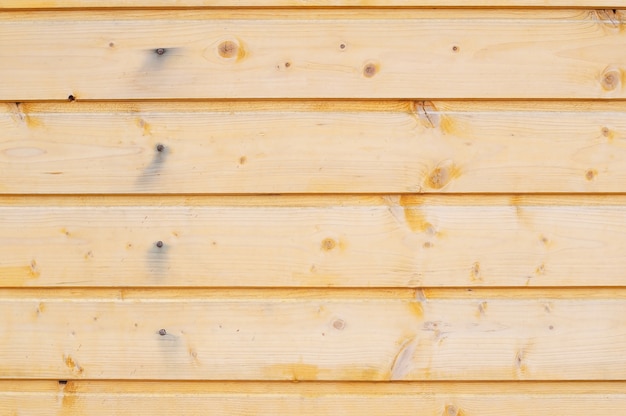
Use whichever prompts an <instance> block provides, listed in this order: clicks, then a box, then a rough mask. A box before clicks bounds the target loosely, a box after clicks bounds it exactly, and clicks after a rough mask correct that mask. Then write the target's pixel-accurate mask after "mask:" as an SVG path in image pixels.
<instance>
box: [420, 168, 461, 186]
mask: <svg viewBox="0 0 626 416" xmlns="http://www.w3.org/2000/svg"><path fill="white" fill-rule="evenodd" d="M459 174H460V172H459V169H458V168H457V167H456V166H455V165H454V164H453V163H452V162H450V161H447V162H444V163H441V164H439V165H438V166H437V167H435V168H434V169H433V170H432V171H431V172H430V174H429V175H428V177H427V178H426V185H427V186H428V187H429V188H431V189H442V188H443V187H444V186H446V185H448V183H450V181H451V180H452V179H454V178H456V177H458V176H459Z"/></svg>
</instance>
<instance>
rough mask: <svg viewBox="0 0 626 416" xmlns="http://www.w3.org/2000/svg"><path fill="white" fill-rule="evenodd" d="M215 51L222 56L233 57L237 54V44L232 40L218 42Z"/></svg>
mask: <svg viewBox="0 0 626 416" xmlns="http://www.w3.org/2000/svg"><path fill="white" fill-rule="evenodd" d="M217 53H219V55H220V56H221V57H222V58H233V57H235V56H237V55H238V54H239V45H238V44H237V43H236V42H233V41H232V40H226V41H224V42H222V43H220V44H219V46H218V47H217Z"/></svg>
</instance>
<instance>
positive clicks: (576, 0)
mask: <svg viewBox="0 0 626 416" xmlns="http://www.w3.org/2000/svg"><path fill="white" fill-rule="evenodd" d="M379 6H382V7H568V8H574V7H604V8H613V7H620V6H623V3H622V2H621V1H620V0H177V1H175V2H172V0H133V1H128V0H108V1H107V0H3V2H2V3H0V10H2V9H7V10H11V9H65V8H91V7H93V8H126V7H133V8H136V7H161V8H181V7H379Z"/></svg>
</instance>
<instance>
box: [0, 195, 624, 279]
mask: <svg viewBox="0 0 626 416" xmlns="http://www.w3.org/2000/svg"><path fill="white" fill-rule="evenodd" d="M441 199H443V198H439V200H441ZM535 199H539V198H535ZM164 200H166V198H164ZM280 200H281V199H280V198H277V197H276V198H275V199H274V202H273V204H277V203H278V202H279V201H280ZM502 200H504V198H496V199H495V200H492V201H491V202H492V204H491V205H490V204H489V203H488V202H487V203H484V204H482V205H481V204H480V202H479V201H480V199H478V200H477V199H476V198H472V197H469V196H468V197H457V198H454V199H451V200H450V201H447V203H441V202H437V199H436V198H435V199H434V200H433V201H431V202H429V201H430V200H429V199H428V198H409V197H398V196H389V197H381V198H380V199H379V203H378V204H374V203H373V201H371V200H367V199H365V200H364V205H361V204H359V200H358V199H357V198H353V199H352V200H348V201H345V202H342V201H341V198H340V197H337V198H336V202H335V204H334V205H321V206H316V205H315V200H314V201H313V204H312V205H311V206H305V205H304V206H288V202H289V199H287V200H286V201H285V204H286V205H285V206H276V205H274V206H263V205H258V206H229V205H228V204H227V203H225V204H224V205H215V206H193V205H190V206H176V205H169V206H168V204H167V202H165V203H164V204H163V206H154V205H148V204H146V205H143V206H142V204H141V199H137V200H136V204H137V206H129V207H124V206H108V207H106V206H102V207H98V206H4V207H2V208H0V228H1V229H2V234H1V236H0V252H1V253H2V258H0V285H2V286H5V287H12V286H125V287H132V286H226V287H228V286H266V287H285V286H295V287H298V286H301V287H302V286H305V287H306V286H308V287H316V286H317V287H320V286H321V287H324V286H335V287H342V286H347V287H418V286H548V287H552V286H562V287H564V286H624V285H626V280H625V279H626V277H625V275H624V273H623V270H624V269H625V268H626V257H625V256H624V253H623V247H624V235H625V233H626V206H625V205H624V203H625V201H624V198H618V201H621V202H622V205H617V204H616V203H612V204H607V205H597V204H596V205H589V206H584V205H581V206H577V205H575V202H576V201H580V200H581V199H574V201H571V200H570V199H569V198H566V197H561V198H560V199H559V198H555V197H551V198H549V199H548V201H544V202H543V203H538V204H533V203H532V200H530V201H525V200H524V199H519V198H517V197H512V198H509V199H508V201H505V202H503V203H501V204H496V203H495V202H497V201H502ZM582 200H583V201H584V199H582ZM465 201H468V202H467V203H466V202H465ZM487 201H488V199H487ZM560 201H562V202H560ZM154 202H155V201H153V203H154ZM156 203H159V202H158V201H157V202H156ZM159 241H160V242H162V247H158V246H157V244H158V242H159Z"/></svg>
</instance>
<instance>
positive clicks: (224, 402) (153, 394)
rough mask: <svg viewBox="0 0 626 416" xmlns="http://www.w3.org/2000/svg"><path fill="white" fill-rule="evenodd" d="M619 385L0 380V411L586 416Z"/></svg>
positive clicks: (161, 415)
mask: <svg viewBox="0 0 626 416" xmlns="http://www.w3.org/2000/svg"><path fill="white" fill-rule="evenodd" d="M625 391H626V383H624V382H609V383H606V382H550V383H536V382H523V383H520V382H515V383H508V382H497V383H485V382H472V383H423V382H403V383H367V382H360V383H334V382H325V383H316V382H301V383H291V382H271V383H259V382H236V383H233V382H218V383H214V382H172V381H167V382H128V381H115V382H101V381H68V382H67V383H66V384H59V383H58V382H57V381H18V380H11V381H4V382H0V413H2V414H7V415H29V416H44V415H50V414H55V415H64V416H74V415H76V416H83V415H87V414H88V415H93V416H109V415H111V414H115V415H120V416H122V415H136V414H150V415H154V416H169V415H171V414H172V409H176V414H177V415H181V416H204V415H206V414H207V409H210V413H211V414H212V415H228V416H231V415H250V414H255V415H276V416H291V415H294V414H301V415H337V414H341V415H346V416H360V415H363V414H367V415H381V416H387V415H389V414H393V415H397V416H405V415H406V416H409V415H411V416H413V415H416V414H419V415H424V416H441V415H446V416H450V415H452V416H461V415H484V416H499V415H503V414H506V415H508V416H527V415H529V414H532V415H536V416H587V415H592V414H611V413H612V412H615V409H621V408H624V407H625V406H626V393H624V392H625Z"/></svg>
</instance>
